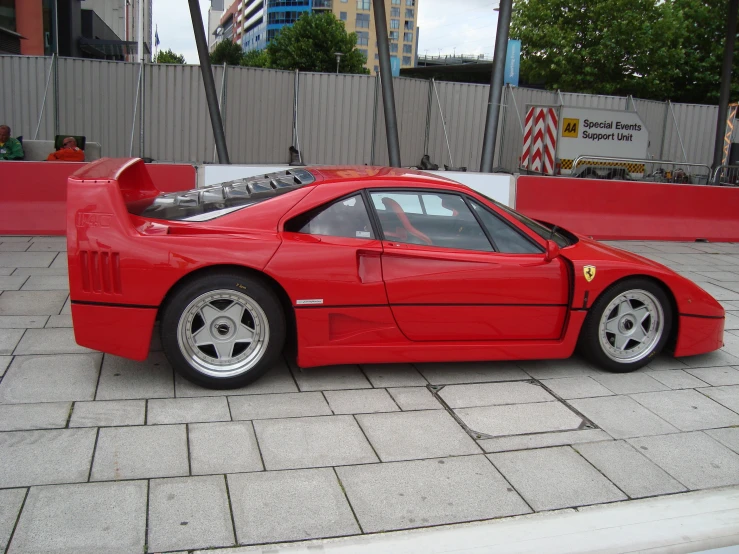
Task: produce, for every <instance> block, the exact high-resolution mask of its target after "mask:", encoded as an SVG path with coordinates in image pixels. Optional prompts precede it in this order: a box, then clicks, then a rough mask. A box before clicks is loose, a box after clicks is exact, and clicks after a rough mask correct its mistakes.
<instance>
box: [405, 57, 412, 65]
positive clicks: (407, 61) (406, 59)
mask: <svg viewBox="0 0 739 554" xmlns="http://www.w3.org/2000/svg"><path fill="white" fill-rule="evenodd" d="M403 65H411V57H410V56H403Z"/></svg>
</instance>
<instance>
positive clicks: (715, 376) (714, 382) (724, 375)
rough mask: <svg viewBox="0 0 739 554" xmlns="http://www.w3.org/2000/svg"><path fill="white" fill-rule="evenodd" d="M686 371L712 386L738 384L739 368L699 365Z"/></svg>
mask: <svg viewBox="0 0 739 554" xmlns="http://www.w3.org/2000/svg"><path fill="white" fill-rule="evenodd" d="M687 372H688V373H690V374H691V375H693V376H694V377H697V378H698V379H700V380H701V381H705V382H706V383H708V384H709V385H711V386H714V387H722V386H724V385H739V370H737V369H736V368H733V367H699V368H693V369H688V370H687ZM697 386H701V385H697Z"/></svg>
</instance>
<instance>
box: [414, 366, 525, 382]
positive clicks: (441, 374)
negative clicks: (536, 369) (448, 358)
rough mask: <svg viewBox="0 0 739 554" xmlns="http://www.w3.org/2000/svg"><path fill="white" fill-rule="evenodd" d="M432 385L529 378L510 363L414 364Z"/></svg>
mask: <svg viewBox="0 0 739 554" xmlns="http://www.w3.org/2000/svg"><path fill="white" fill-rule="evenodd" d="M415 366H416V368H417V369H418V371H420V372H421V375H423V376H424V377H425V378H426V380H427V381H428V382H429V383H431V384H432V385H455V384H460V383H490V382H496V381H516V380H524V379H528V378H529V376H528V375H527V374H526V373H525V372H524V371H522V370H521V369H519V368H518V367H516V365H515V364H513V363H511V362H456V363H452V362H449V363H446V362H445V363H436V364H415Z"/></svg>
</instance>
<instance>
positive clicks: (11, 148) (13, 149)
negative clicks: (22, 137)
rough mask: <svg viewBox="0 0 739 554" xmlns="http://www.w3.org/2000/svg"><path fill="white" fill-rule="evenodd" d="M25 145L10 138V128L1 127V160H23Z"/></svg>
mask: <svg viewBox="0 0 739 554" xmlns="http://www.w3.org/2000/svg"><path fill="white" fill-rule="evenodd" d="M22 159H23V145H22V144H21V143H20V141H19V140H18V139H14V138H13V137H11V136H10V127H8V126H7V125H0V160H22Z"/></svg>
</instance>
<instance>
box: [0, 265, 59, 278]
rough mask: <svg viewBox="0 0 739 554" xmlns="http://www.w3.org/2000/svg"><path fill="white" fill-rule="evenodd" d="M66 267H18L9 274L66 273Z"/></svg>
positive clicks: (28, 275)
mask: <svg viewBox="0 0 739 554" xmlns="http://www.w3.org/2000/svg"><path fill="white" fill-rule="evenodd" d="M68 274H69V271H68V270H67V268H66V267H19V268H17V269H16V270H15V271H13V273H11V275H13V276H18V277H23V276H25V277H30V276H31V275H55V276H59V275H64V276H66V275H68Z"/></svg>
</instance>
